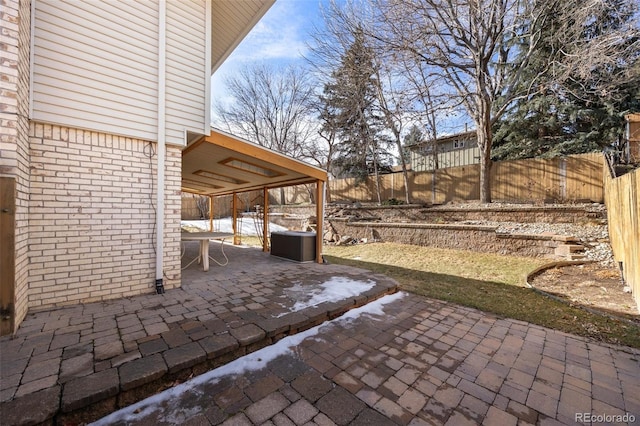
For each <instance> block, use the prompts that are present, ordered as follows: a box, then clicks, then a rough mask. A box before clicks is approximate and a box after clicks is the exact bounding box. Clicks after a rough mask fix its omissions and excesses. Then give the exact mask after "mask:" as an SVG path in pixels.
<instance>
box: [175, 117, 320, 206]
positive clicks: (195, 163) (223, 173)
mask: <svg viewBox="0 0 640 426" xmlns="http://www.w3.org/2000/svg"><path fill="white" fill-rule="evenodd" d="M318 181H323V182H326V181H327V172H326V171H325V170H323V169H321V168H318V167H315V166H311V165H309V164H307V163H304V162H302V161H299V160H296V159H293V158H291V157H288V156H286V155H284V154H281V153H279V152H276V151H273V150H270V149H268V148H265V147H263V146H260V145H256V144H254V143H252V142H249V141H246V140H244V139H241V138H238V137H236V136H233V135H231V134H228V133H225V132H222V131H220V130H217V129H211V134H210V135H209V136H203V137H202V138H200V139H199V140H197V141H196V142H194V143H192V144H191V145H189V146H188V147H186V148H185V149H184V150H183V151H182V185H181V186H182V191H184V192H190V193H194V194H200V195H213V196H219V195H228V194H233V193H238V192H246V191H253V190H261V189H264V188H266V189H271V188H280V187H285V186H293V185H301V184H305V183H317V182H318Z"/></svg>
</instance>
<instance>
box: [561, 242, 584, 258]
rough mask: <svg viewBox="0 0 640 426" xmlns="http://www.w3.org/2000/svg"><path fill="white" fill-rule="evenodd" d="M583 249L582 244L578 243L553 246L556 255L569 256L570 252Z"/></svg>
mask: <svg viewBox="0 0 640 426" xmlns="http://www.w3.org/2000/svg"><path fill="white" fill-rule="evenodd" d="M583 250H584V246H583V245H580V244H561V245H559V246H558V247H556V248H555V250H554V253H555V254H556V256H569V255H571V254H572V253H578V252H581V251H583Z"/></svg>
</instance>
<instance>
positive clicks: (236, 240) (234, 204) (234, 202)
mask: <svg viewBox="0 0 640 426" xmlns="http://www.w3.org/2000/svg"><path fill="white" fill-rule="evenodd" d="M231 216H232V219H231V227H232V229H233V245H236V246H237V245H238V244H240V236H239V235H238V194H236V193H235V192H234V193H233V195H232V196H231Z"/></svg>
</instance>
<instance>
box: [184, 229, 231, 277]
mask: <svg viewBox="0 0 640 426" xmlns="http://www.w3.org/2000/svg"><path fill="white" fill-rule="evenodd" d="M231 237H233V233H231V232H184V231H183V232H182V234H181V238H180V239H181V240H182V241H200V250H199V252H198V257H197V258H196V259H197V260H198V263H200V261H202V266H203V268H204V271H205V272H207V271H208V270H209V259H210V257H209V241H210V240H220V241H221V244H222V245H224V240H225V239H227V238H231ZM222 255H223V256H224V258H225V260H226V261H227V262H229V259H228V258H227V256H226V255H225V254H224V247H223V248H222ZM196 259H194V260H192V261H191V262H190V263H189V265H191V264H192V263H193V262H194V261H195V260H196ZM211 260H213V261H214V262H216V263H217V264H218V265H220V266H224V265H226V264H227V263H220V262H218V261H216V260H215V259H211ZM189 265H187V266H185V268H186V267H188V266H189ZM183 269H184V268H183Z"/></svg>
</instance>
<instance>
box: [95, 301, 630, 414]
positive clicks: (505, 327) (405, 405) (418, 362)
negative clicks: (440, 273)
mask: <svg viewBox="0 0 640 426" xmlns="http://www.w3.org/2000/svg"><path fill="white" fill-rule="evenodd" d="M384 312H385V314H384V315H382V316H380V315H377V314H376V315H369V314H363V315H360V316H359V317H357V318H355V319H350V320H348V321H344V320H341V319H336V320H334V321H332V322H330V323H329V324H327V325H325V326H323V327H322V328H320V330H319V331H318V333H317V334H315V335H313V336H310V337H308V338H306V339H305V340H303V341H302V342H301V343H300V344H299V345H297V346H292V347H290V348H289V349H290V350H289V351H288V352H286V353H284V354H283V355H280V356H278V357H276V358H275V359H273V360H272V361H269V362H268V363H267V364H266V365H264V366H263V367H260V368H259V369H258V370H256V371H247V372H245V373H241V374H239V375H231V376H224V378H222V379H218V380H219V381H218V382H216V383H217V384H216V386H217V387H216V391H217V394H216V395H214V396H213V397H210V398H209V399H208V400H207V401H205V402H204V403H203V402H202V401H200V399H199V398H200V397H199V396H198V395H202V394H203V393H206V392H204V391H200V392H193V393H189V394H184V395H183V396H180V397H179V396H176V395H172V396H171V400H172V402H171V405H173V406H177V407H181V409H182V411H181V412H180V415H184V413H187V412H188V413H190V414H189V415H190V416H192V417H191V419H189V418H186V419H185V421H192V422H193V424H224V425H230V424H247V425H258V424H264V425H314V424H316V425H325V424H326V425H375V426H377V425H381V426H384V425H413V426H420V425H428V424H442V425H456V426H457V425H480V424H485V425H509V424H511V425H525V424H540V425H558V424H575V419H576V414H577V413H590V414H591V415H594V416H597V415H600V416H606V415H621V416H622V415H625V414H628V415H632V416H635V418H636V422H637V421H638V420H639V419H640V412H638V411H637V409H638V407H640V393H638V392H637V391H638V388H639V385H638V378H640V351H638V350H635V349H632V348H626V347H616V346H611V345H605V344H600V343H597V342H593V341H590V340H588V339H584V338H580V337H576V336H571V335H563V336H562V338H561V339H559V338H558V333H557V332H556V331H554V330H548V329H545V328H542V327H539V326H535V325H531V324H526V323H523V322H521V321H511V320H505V319H499V318H495V317H492V316H491V315H487V314H484V313H482V312H478V311H475V310H473V309H468V308H463V307H459V306H454V305H450V304H447V303H444V302H439V301H434V300H429V299H426V298H423V297H419V296H415V295H406V294H405V295H403V296H402V297H400V298H399V299H397V300H396V301H394V302H391V303H389V304H387V305H385V306H384ZM443 323H446V324H447V326H448V329H449V330H450V331H454V330H455V331H454V332H455V333H456V334H457V336H455V337H456V338H457V339H458V340H464V341H469V342H471V343H469V344H468V345H458V344H454V345H449V349H443V346H442V345H439V344H438V340H433V339H431V338H428V339H423V336H425V335H426V334H427V333H428V332H429V331H431V330H435V329H436V328H438V330H441V329H442V327H441V326H442V324H443ZM461 330H463V332H460V331H461ZM479 333H480V334H481V335H482V336H484V337H483V338H481V339H480V340H478V339H477V338H476V336H478V335H479ZM429 334H430V335H431V336H433V335H435V334H434V333H429ZM436 334H437V333H436ZM388 335H392V336H395V337H394V338H392V339H386V338H383V339H381V340H382V342H380V343H378V344H375V338H376V336H388ZM498 335H499V336H501V339H502V340H503V341H506V342H509V343H510V344H509V345H503V344H498V343H496V342H495V341H494V336H498ZM443 337H446V333H445V334H442V335H441V336H440V337H439V339H442V338H443ZM484 338H487V339H489V342H488V343H486V344H483V343H482V342H483V340H482V339H484ZM529 338H531V340H529ZM454 340H455V339H454ZM352 341H355V342H357V344H356V345H353V344H352V343H351V342H352ZM549 341H551V342H553V343H552V345H553V346H554V351H553V356H551V358H547V356H546V355H544V353H545V351H544V348H545V347H546V345H547V344H548V342H549ZM284 342H285V343H286V340H285V341H284ZM345 342H349V343H347V344H346V345H345V344H344V343H345ZM518 342H519V344H518ZM574 345H577V346H578V347H580V348H586V351H582V350H580V351H576V350H575V349H574V348H573V346H574ZM337 347H339V348H348V349H344V350H335V348H337ZM478 347H483V348H485V349H487V350H486V351H478V350H477V348H478ZM465 348H466V349H465ZM489 348H492V349H491V350H488V349H489ZM561 352H563V354H561ZM570 352H573V353H577V352H580V354H581V356H580V357H579V358H575V359H573V360H572V359H571V357H570V356H568V353H570ZM258 354H260V352H258ZM426 355H428V356H426ZM558 355H562V357H563V358H564V359H565V361H564V362H563V363H562V364H560V363H558V362H557V356H558ZM318 357H320V358H322V359H323V360H325V361H326V362H327V365H329V366H330V367H329V368H325V367H326V366H325V365H324V364H320V363H318V362H317V361H314V360H316V359H317V358H318ZM536 359H537V367H536V368H535V369H534V368H533V364H532V362H533V360H536ZM585 359H587V360H590V365H593V367H594V368H592V369H589V377H587V375H586V372H585V371H584V364H583V362H584V360H585ZM451 360H455V362H452V361H451ZM317 366H320V367H321V368H319V369H318V368H317ZM254 368H257V367H254ZM550 371H553V372H554V376H557V377H558V379H555V380H550V379H551V375H550ZM489 374H490V375H492V376H493V377H495V379H489V377H488V376H489ZM276 378H277V379H276ZM267 402H269V403H267ZM161 405H162V404H160V405H158V406H157V407H155V412H151V411H154V410H153V409H152V408H151V407H150V408H148V409H147V410H145V411H146V413H145V414H144V415H143V416H141V418H139V419H138V420H133V421H130V423H129V424H154V423H161V422H163V421H166V419H168V418H176V415H177V414H176V412H174V411H171V410H169V411H163V410H164V409H163V408H162V407H161ZM134 408H135V407H131V409H134ZM139 409H140V408H139ZM205 412H209V413H210V412H214V413H216V415H217V417H215V418H214V417H213V416H207V417H206V420H204V419H205V418H204V417H201V415H202V413H205ZM172 416H173V417H172ZM105 421H107V422H108V423H109V424H119V423H118V422H117V421H116V422H114V420H113V419H111V420H108V419H105ZM188 423H189V424H191V422H188Z"/></svg>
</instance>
